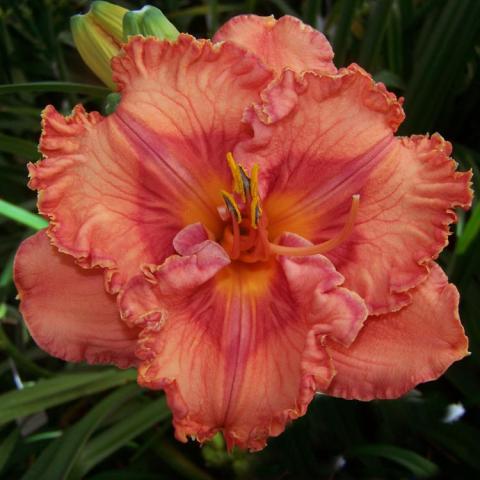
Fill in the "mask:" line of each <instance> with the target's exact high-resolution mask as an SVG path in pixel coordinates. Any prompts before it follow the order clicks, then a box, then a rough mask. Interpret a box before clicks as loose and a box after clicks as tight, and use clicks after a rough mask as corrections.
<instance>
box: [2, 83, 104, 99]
mask: <svg viewBox="0 0 480 480" xmlns="http://www.w3.org/2000/svg"><path fill="white" fill-rule="evenodd" d="M22 92H56V93H83V94H84V95H90V96H92V97H103V96H104V95H108V94H109V93H110V92H111V90H110V89H108V88H107V87H102V86H100V85H88V84H86V83H75V82H29V83H9V84H3V85H0V95H7V94H12V93H22Z"/></svg>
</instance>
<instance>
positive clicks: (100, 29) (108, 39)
mask: <svg viewBox="0 0 480 480" xmlns="http://www.w3.org/2000/svg"><path fill="white" fill-rule="evenodd" d="M127 12H128V10H127V9H125V8H122V7H119V6H118V5H114V4H112V3H109V2H103V1H96V2H93V3H92V6H91V8H90V10H89V12H88V13H86V14H85V15H75V16H73V17H72V18H71V20H70V26H71V29H72V35H73V41H74V42H75V46H76V47H77V49H78V52H79V53H80V56H81V57H82V59H83V61H84V62H85V63H86V64H87V65H88V66H89V67H90V69H91V70H92V71H93V72H94V73H95V74H96V75H97V77H99V78H100V79H101V80H102V81H103V82H104V83H105V84H106V85H107V86H108V87H110V88H111V89H114V88H115V83H114V82H113V80H112V69H111V67H110V61H111V59H112V57H114V56H115V55H118V53H119V52H120V44H121V43H122V37H123V34H122V20H123V17H124V15H125V14H126V13H127Z"/></svg>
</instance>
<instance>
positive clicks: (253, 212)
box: [250, 196, 262, 229]
mask: <svg viewBox="0 0 480 480" xmlns="http://www.w3.org/2000/svg"><path fill="white" fill-rule="evenodd" d="M261 215H262V208H261V207H260V200H259V198H258V196H256V197H254V198H253V200H252V203H251V204H250V223H251V225H252V228H255V229H256V228H257V226H258V221H259V220H260V216H261Z"/></svg>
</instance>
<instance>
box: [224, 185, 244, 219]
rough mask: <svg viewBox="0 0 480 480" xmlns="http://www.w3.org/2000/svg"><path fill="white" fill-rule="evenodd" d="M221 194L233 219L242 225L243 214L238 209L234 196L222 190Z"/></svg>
mask: <svg viewBox="0 0 480 480" xmlns="http://www.w3.org/2000/svg"><path fill="white" fill-rule="evenodd" d="M220 193H221V194H222V197H223V201H224V202H225V205H226V206H227V208H228V211H229V212H230V213H231V215H232V217H233V218H234V219H235V220H236V223H240V222H241V221H242V214H241V213H240V209H239V208H238V205H237V202H236V201H235V199H234V198H233V196H232V195H230V194H229V193H227V192H226V191H225V190H221V191H220Z"/></svg>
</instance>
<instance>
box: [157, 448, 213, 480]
mask: <svg viewBox="0 0 480 480" xmlns="http://www.w3.org/2000/svg"><path fill="white" fill-rule="evenodd" d="M154 451H155V453H156V454H157V455H158V456H159V457H160V458H161V459H162V460H163V461H164V462H165V463H166V464H167V465H169V466H170V468H172V470H174V471H175V472H178V473H179V474H180V475H181V476H182V477H183V478H188V479H189V480H213V477H211V476H210V475H209V474H208V473H206V472H204V471H203V470H202V469H200V468H199V467H197V465H195V464H194V463H193V462H192V461H191V460H190V459H189V458H188V457H186V456H185V455H183V454H182V453H181V452H179V451H178V450H177V449H176V448H174V447H173V446H172V445H171V444H170V443H169V442H167V441H165V440H162V441H160V442H158V443H157V444H156V445H155V447H154Z"/></svg>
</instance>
